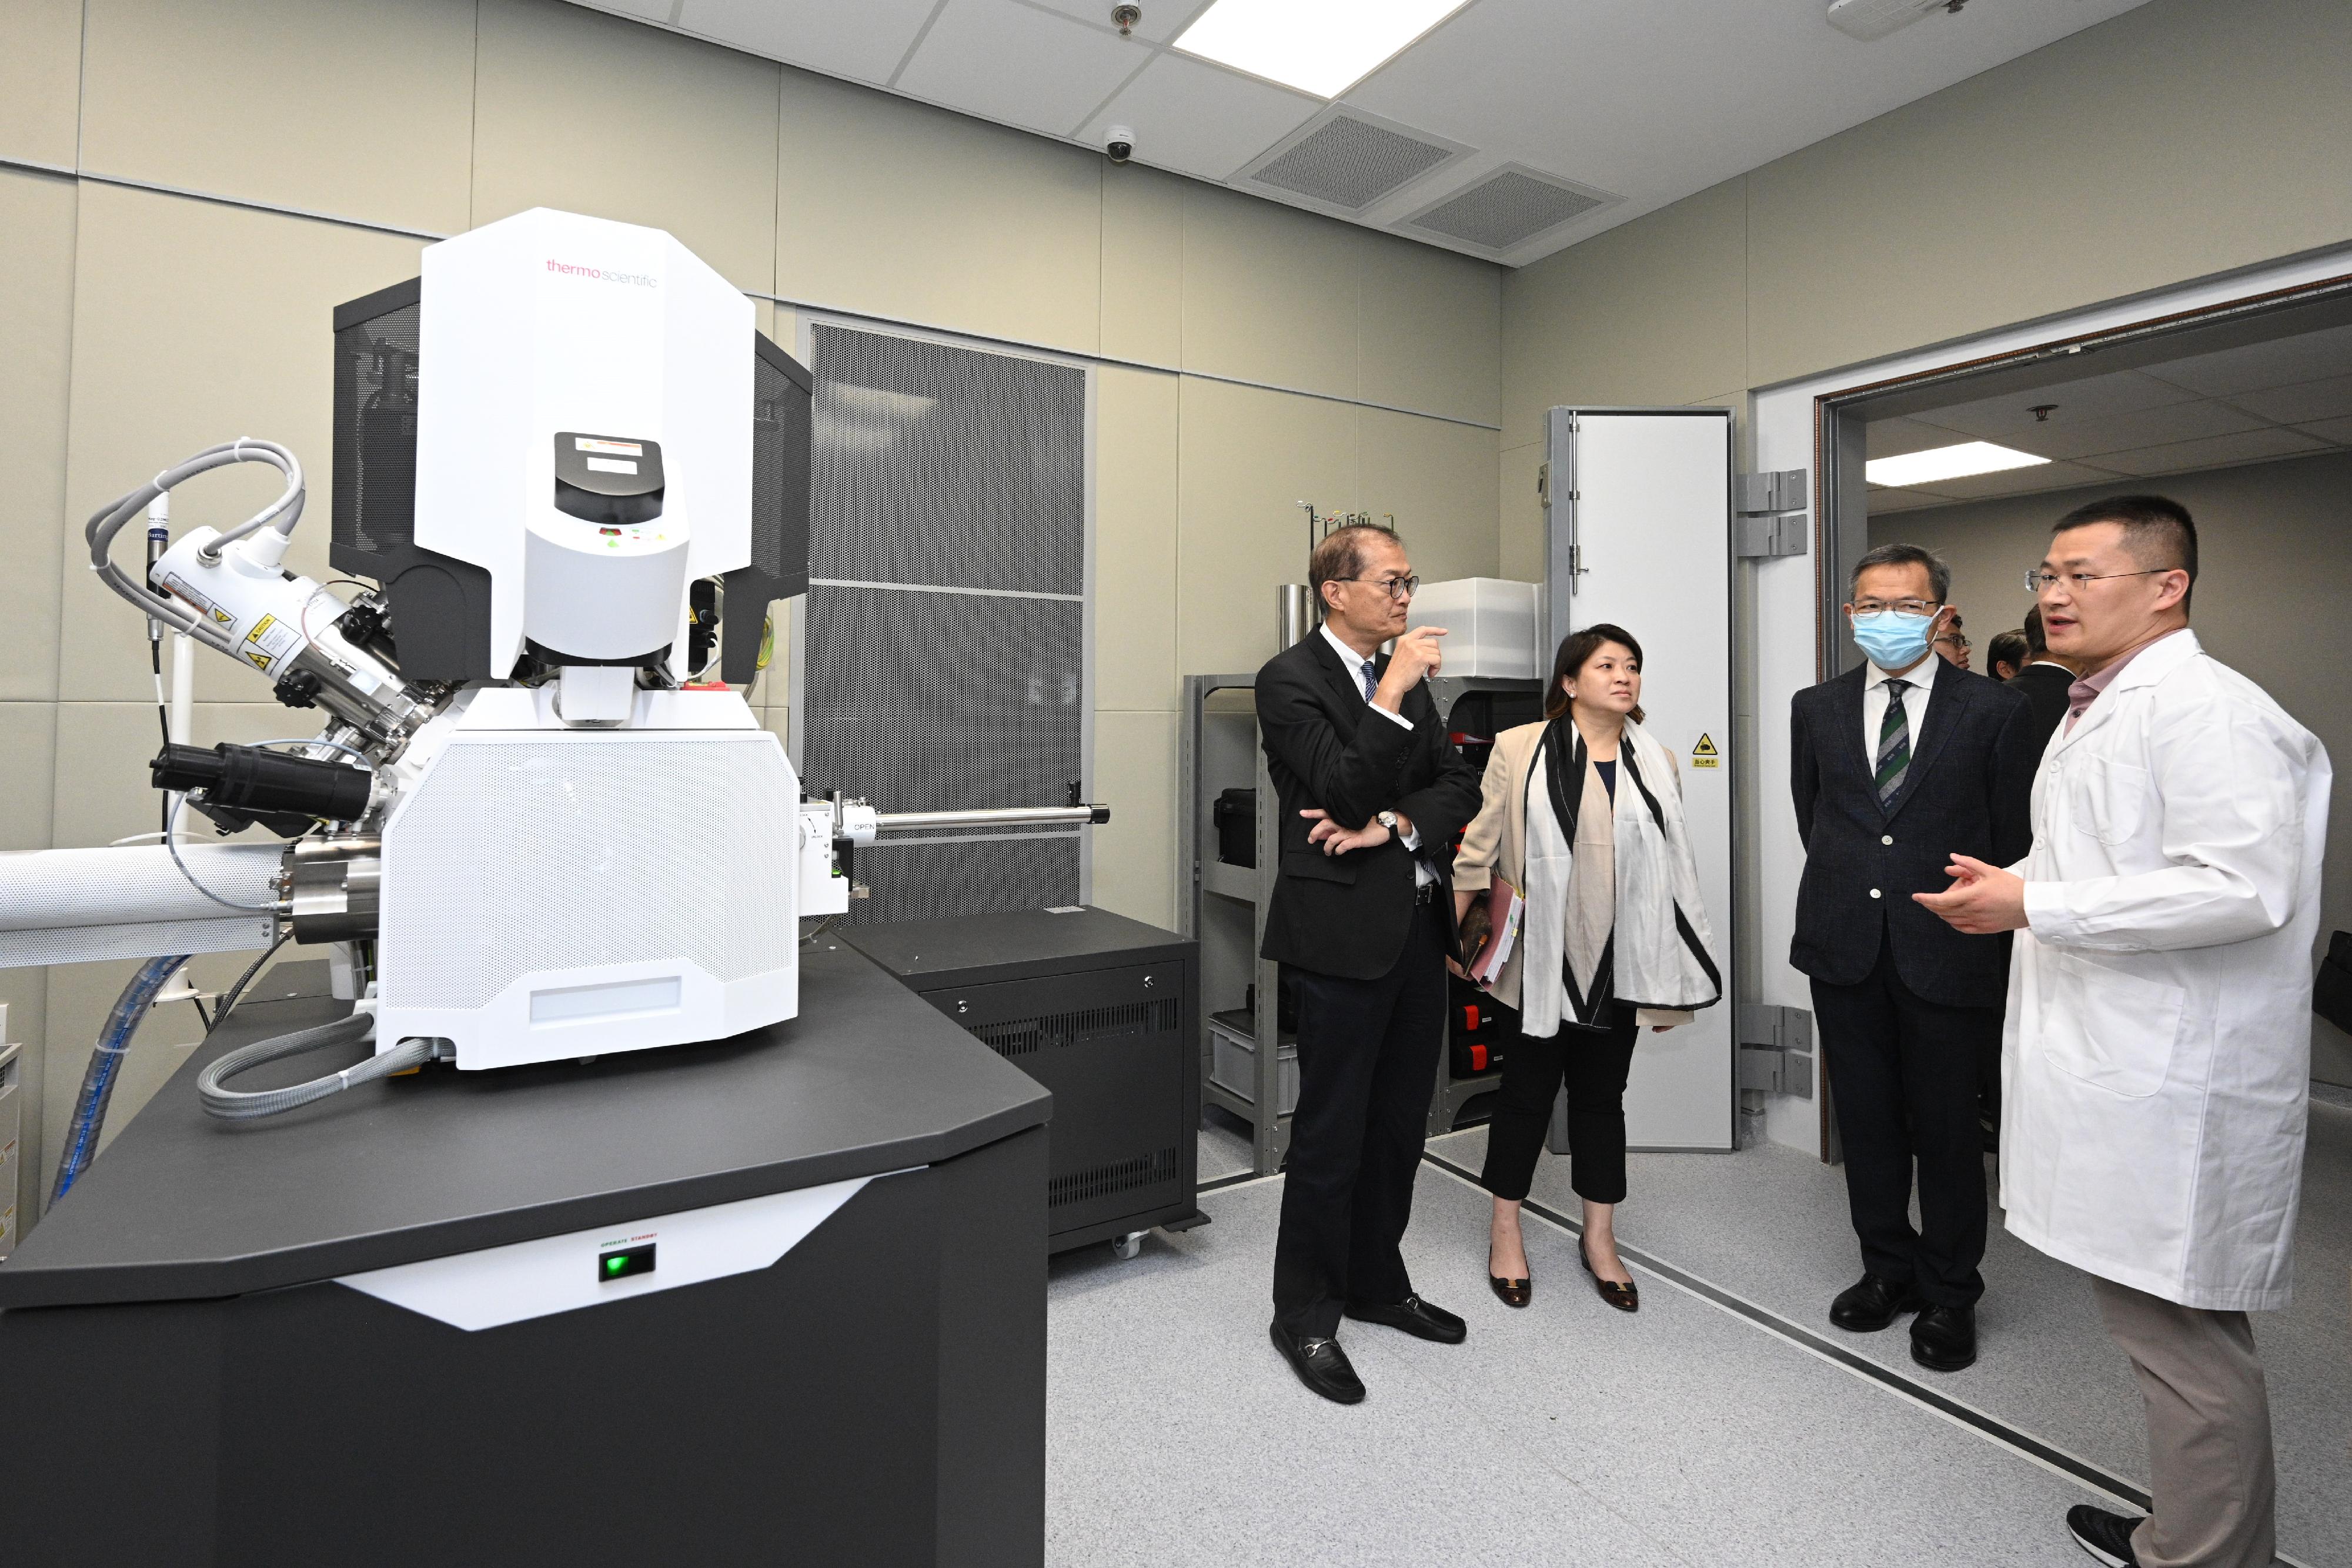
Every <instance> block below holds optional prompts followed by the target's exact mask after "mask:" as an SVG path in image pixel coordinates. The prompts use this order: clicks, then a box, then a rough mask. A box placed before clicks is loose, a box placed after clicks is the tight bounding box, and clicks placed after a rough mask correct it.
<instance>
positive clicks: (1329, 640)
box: [1257, 526, 1478, 1405]
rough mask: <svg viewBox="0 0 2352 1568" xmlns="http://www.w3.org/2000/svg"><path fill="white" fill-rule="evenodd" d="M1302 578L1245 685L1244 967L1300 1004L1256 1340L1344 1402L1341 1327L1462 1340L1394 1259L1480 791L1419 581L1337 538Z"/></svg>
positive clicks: (1439, 1031) (1392, 560)
mask: <svg viewBox="0 0 2352 1568" xmlns="http://www.w3.org/2000/svg"><path fill="white" fill-rule="evenodd" d="M1307 580H1308V581H1309V583H1310V584H1311V585H1312V587H1313V589H1314V591H1315V594H1316V596H1317V597H1318V599H1319V600H1320V601H1321V602H1322V606H1323V614H1324V622H1323V626H1322V629H1321V630H1320V631H1318V632H1315V633H1313V634H1312V635H1310V636H1308V637H1307V638H1305V639H1304V640H1302V641H1301V642H1300V643H1298V644H1297V646H1296V647H1292V648H1288V649H1286V650H1285V651H1284V652H1282V653H1276V655H1275V656H1274V657H1273V658H1272V659H1270V660H1268V661H1267V662H1266V664H1265V668H1264V669H1262V670H1260V671H1259V672H1258V674H1257V716H1258V727H1259V730H1260V733H1261V735H1262V736H1263V737H1264V741H1265V758H1266V770H1267V773H1268V775H1269V777H1270V778H1271V779H1272V780H1273V783H1274V787H1275V789H1276V793H1277V794H1278V796H1279V798H1280V800H1281V811H1280V818H1279V820H1280V823H1281V828H1280V834H1279V839H1280V842H1279V852H1280V853H1279V859H1278V861H1277V875H1276V879H1275V886H1274V899H1273V903H1272V904H1271V906H1270V907H1269V909H1268V910H1267V914H1266V925H1265V944H1264V946H1263V947H1262V949H1261V952H1262V954H1263V956H1265V957H1267V958H1269V959H1272V960H1273V961H1275V962H1276V963H1277V964H1280V965H1282V966H1284V975H1285V978H1286V981H1287V982H1288V983H1289V984H1290V985H1291V987H1292V989H1293V993H1294V995H1295V996H1296V997H1297V1004H1298V1100H1297V1109H1296V1110H1295V1111H1294V1113H1292V1116H1291V1120H1290V1157H1289V1163H1288V1166H1287V1171H1288V1174H1287V1176H1286V1177H1285V1179H1284V1185H1283V1193H1282V1220H1281V1228H1280V1231H1279V1233H1278V1235H1277V1237H1276V1241H1275V1250H1274V1309H1275V1316H1274V1322H1273V1324H1272V1327H1271V1333H1272V1335H1273V1339H1274V1343H1275V1345H1276V1348H1277V1349H1279V1350H1280V1351H1281V1352H1282V1354H1283V1356H1284V1357H1285V1358H1286V1360H1287V1361H1288V1362H1289V1363H1290V1365H1291V1369H1292V1370H1293V1371H1294V1372H1296V1373H1297V1375H1298V1379H1299V1381H1300V1382H1302V1383H1304V1384H1306V1385H1307V1387H1308V1388H1310V1389H1312V1390H1314V1391H1315V1392H1316V1393H1318V1394H1319V1395H1321V1396H1324V1397H1325V1398H1327V1399H1332V1400H1336V1401H1339V1403H1341V1404H1349V1405H1352V1404H1354V1403H1356V1402H1357V1401H1359V1400H1360V1399H1362V1398H1363V1397H1364V1385H1363V1382H1362V1380H1361V1379H1360V1377H1358V1376H1357V1375H1356V1371H1355V1368H1354V1366H1353V1365H1352V1364H1350V1363H1349V1360H1348V1355H1347V1353H1346V1352H1345V1351H1343V1350H1341V1349H1340V1348H1339V1338H1338V1335H1339V1320H1340V1318H1341V1317H1342V1316H1343V1315H1344V1316H1347V1317H1350V1318H1354V1319H1357V1320H1359V1321H1360V1322H1374V1323H1384V1324H1387V1325H1389V1326H1390V1327H1392V1328H1397V1329H1402V1330H1403V1331H1404V1332H1405V1333H1410V1334H1414V1335H1417V1336H1419V1337H1420V1338H1423V1339H1428V1340H1435V1341H1438V1342H1440V1343H1446V1344H1458V1343H1461V1342H1462V1340H1463V1339H1464V1337H1465V1334H1466V1333H1467V1330H1466V1329H1465V1325H1464V1324H1463V1322H1462V1320H1461V1319H1460V1318H1459V1317H1457V1316H1455V1315H1454V1313H1452V1312H1446V1311H1445V1310H1444V1309H1443V1308H1441V1307H1436V1306H1433V1305H1431V1304H1430V1303H1429V1302H1427V1301H1423V1300H1422V1299H1421V1297H1419V1296H1418V1295H1416V1294H1414V1293H1413V1289H1412V1281H1411V1280H1410V1279H1409V1278H1408V1277H1407V1275H1406V1272H1405V1266H1404V1257H1403V1254H1402V1251H1401V1250H1400V1245H1399V1244H1400V1243H1401V1242H1402V1239H1403V1238H1404V1231H1405V1224H1406V1221H1407V1220H1408V1218H1410V1217H1411V1215H1412V1184H1413V1176H1414V1174H1415V1173H1416V1172H1417V1171H1418V1170H1419V1169H1420V1166H1421V1151H1422V1143H1423V1135H1424V1132H1425V1128H1426V1124H1427V1120H1428V1115H1429V1096H1430V1092H1431V1091H1432V1089H1433V1086H1434V1085H1435V1083H1436V1082H1437V1064H1438V1057H1439V1054H1440V1053H1441V1051H1443V1049H1444V1039H1445V998H1446V987H1445V964H1446V960H1447V958H1448V957H1449V956H1452V955H1453V952H1454V920H1453V914H1454V911H1453V901H1452V898H1451V896H1450V894H1449V893H1448V891H1447V886H1446V878H1447V874H1448V873H1447V863H1446V855H1445V852H1446V851H1447V849H1448V848H1449V847H1450V846H1451V845H1452V844H1453V842H1454V835H1455V834H1457V833H1459V832H1460V831H1462V828H1463V826H1464V824H1465V823H1467V822H1468V821H1469V820H1470V818H1471V815H1472V814H1473V813H1474V812H1475V811H1476V810H1477V808H1478V776H1477V774H1476V773H1475V771H1474V770H1473V769H1472V768H1471V767H1470V765H1469V764H1468V763H1467V762H1465V761H1464V760H1463V758H1462V754H1461V753H1460V752H1458V751H1456V750H1454V747H1453V745H1452V743H1451V742H1450V741H1449V740H1448V739H1447V737H1446V733H1445V727H1444V724H1443V723H1442V722H1440V720H1439V718H1438V716H1437V707H1436V704H1435V703H1434V702H1433V700H1432V698H1431V696H1430V695H1429V691H1428V688H1427V687H1426V686H1425V685H1423V677H1424V676H1426V675H1430V674H1435V673H1436V672H1437V670H1438V668H1439V665H1440V663H1441V655H1440V653H1439V643H1438V640H1439V639H1440V638H1442V637H1444V635H1445V633H1444V632H1443V631H1442V630H1439V629H1437V628H1434V627H1419V628H1416V629H1414V630H1412V631H1407V630H1406V629H1405V607H1406V605H1407V604H1408V603H1410V602H1411V601H1412V591H1413V589H1414V587H1415V586H1416V585H1417V583H1418V582H1419V579H1417V578H1415V577H1414V576H1413V573H1412V563H1411V562H1409V561H1408V560H1407V559H1405V553H1404V547H1403V545H1402V543H1401V542H1400V541H1399V540H1398V538H1397V537H1396V536H1395V535H1394V534H1392V533H1391V532H1390V531H1389V530H1388V529H1386V528H1371V527H1364V526H1357V527H1351V528H1340V529H1339V530H1337V531H1335V532H1334V533H1332V534H1331V535H1329V536H1328V538H1324V539H1323V540H1322V541H1321V542H1320V543H1318V545H1317V546H1316V547H1315V552H1314V555H1313V556H1312V558H1311V559H1310V560H1309V562H1308V567H1307ZM1391 639H1394V641H1395V646H1396V652H1395V653H1394V654H1393V655H1392V656H1390V657H1382V656H1381V652H1380V649H1381V643H1385V642H1388V641H1390V640H1391Z"/></svg>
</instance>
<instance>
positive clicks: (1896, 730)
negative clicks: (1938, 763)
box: [1873, 681, 1911, 806]
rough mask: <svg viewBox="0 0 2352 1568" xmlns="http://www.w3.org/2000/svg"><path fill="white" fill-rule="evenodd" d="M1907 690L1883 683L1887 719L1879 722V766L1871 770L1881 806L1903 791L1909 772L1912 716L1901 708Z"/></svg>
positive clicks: (1905, 683)
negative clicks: (1905, 776) (1905, 775)
mask: <svg viewBox="0 0 2352 1568" xmlns="http://www.w3.org/2000/svg"><path fill="white" fill-rule="evenodd" d="M1910 689H1911V683H1910V682H1908V681H1889V682H1887V683H1886V716H1885V718H1884V719H1882V720H1880V721H1879V726H1878V763H1877V767H1876V768H1874V769H1873V771H1874V774H1875V776H1876V778H1877V779H1878V803H1879V804H1880V805H1882V806H1884V805H1886V804H1888V803H1889V802H1891V801H1892V800H1894V799H1895V795H1896V793H1897V792H1898V791H1900V790H1901V789H1902V788H1903V775H1904V774H1906V773H1907V772H1909V771H1910V770H1911V716H1910V715H1909V714H1908V713H1906V712H1905V711H1904V707H1903V694H1904V693H1905V692H1906V691H1909V690H1910Z"/></svg>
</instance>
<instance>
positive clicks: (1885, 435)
mask: <svg viewBox="0 0 2352 1568" xmlns="http://www.w3.org/2000/svg"><path fill="white" fill-rule="evenodd" d="M1866 434H1867V435H1868V437H1869V442H1870V445H1869V455H1870V456H1873V457H1902V456H1906V455H1908V454H1910V453H1914V452H1927V451H1931V450H1933V449H1934V448H1936V447H1938V446H1951V445H1955V444H1958V440H1959V437H1958V434H1957V433H1955V432H1953V431H1949V430H1944V429H1941V428H1939V427H1937V426H1936V425H1932V424H1921V423H1916V421H1913V420H1908V419H1878V420H1873V421H1872V422H1871V423H1870V427H1869V429H1868V431H1867V432H1866ZM1876 494H1877V492H1875V491H1874V492H1873V495H1874V496H1875V495H1876Z"/></svg>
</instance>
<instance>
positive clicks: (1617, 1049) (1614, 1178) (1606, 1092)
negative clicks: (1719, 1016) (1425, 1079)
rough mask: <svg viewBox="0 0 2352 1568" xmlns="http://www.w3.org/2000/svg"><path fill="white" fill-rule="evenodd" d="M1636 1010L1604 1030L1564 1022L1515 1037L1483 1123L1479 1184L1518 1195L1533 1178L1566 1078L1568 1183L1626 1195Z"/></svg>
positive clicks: (1586, 1193)
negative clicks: (1547, 1031)
mask: <svg viewBox="0 0 2352 1568" xmlns="http://www.w3.org/2000/svg"><path fill="white" fill-rule="evenodd" d="M1633 1017H1634V1015H1633V1012H1632V1010H1631V1009H1623V1008H1620V1009H1617V1012H1616V1017H1615V1019H1614V1020H1613V1021H1612V1023H1611V1025H1610V1027H1609V1028H1608V1029H1607V1030H1586V1029H1576V1028H1573V1027H1570V1026H1568V1025H1563V1026H1561V1029H1560V1031H1559V1033H1558V1034H1555V1035H1552V1036H1551V1037H1549V1039H1544V1038H1539V1037H1537V1036H1534V1035H1528V1036H1525V1037H1523V1038H1521V1039H1519V1040H1513V1041H1512V1042H1511V1048H1510V1050H1509V1051H1508V1052H1507V1054H1506V1055H1505V1056H1504V1058H1503V1083H1502V1087H1501V1089H1500V1090H1499V1091H1497V1092H1496V1096H1495V1116H1494V1120H1493V1121H1491V1122H1489V1123H1488V1124H1487V1125H1486V1169H1485V1170H1484V1171H1482V1172H1481V1173H1480V1174H1479V1176H1478V1180H1479V1183H1480V1185H1481V1186H1485V1187H1486V1190H1487V1191H1488V1192H1491V1193H1493V1194H1494V1195H1495V1196H1496V1197H1506V1198H1509V1199H1510V1200H1512V1201H1513V1202H1515V1203H1516V1202H1517V1201H1518V1200H1520V1199H1521V1198H1524V1197H1527V1196H1528V1184H1529V1183H1530V1182H1532V1181H1534V1180H1535V1174H1536V1155H1538V1154H1540V1153H1541V1152H1542V1150H1543V1144H1544V1134H1545V1133H1546V1132H1547V1131H1548V1130H1549V1128H1550V1126H1551V1107H1552V1102H1553V1101H1555V1100H1557V1099H1558V1098H1559V1090H1560V1085H1561V1083H1562V1082H1566V1084H1567V1085H1568V1185H1569V1186H1572V1187H1574V1188H1575V1189H1576V1196H1577V1197H1583V1198H1590V1199H1591V1201H1593V1202H1594V1203H1622V1202H1624V1201H1625V1077H1626V1074H1627V1073H1629V1072H1631V1071H1633V1042H1634V1041H1635V1040H1638V1039H1640V1038H1641V1032H1642V1031H1641V1030H1639V1029H1637V1028H1636V1027H1634V1023H1633Z"/></svg>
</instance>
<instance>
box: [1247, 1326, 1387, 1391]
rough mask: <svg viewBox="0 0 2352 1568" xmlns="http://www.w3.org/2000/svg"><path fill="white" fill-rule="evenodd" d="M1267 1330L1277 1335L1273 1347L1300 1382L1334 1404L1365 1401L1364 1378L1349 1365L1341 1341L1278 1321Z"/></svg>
mask: <svg viewBox="0 0 2352 1568" xmlns="http://www.w3.org/2000/svg"><path fill="white" fill-rule="evenodd" d="M1267 1332H1268V1333H1271V1334H1272V1335H1273V1336H1274V1348H1275V1349H1276V1350H1278V1351H1280V1352H1282V1358H1283V1359H1284V1360H1285V1361H1287V1362H1288V1363H1290V1370H1291V1371H1293V1372H1295V1373H1297V1374H1298V1381H1299V1382H1301V1383H1304V1384H1305V1385H1307V1387H1309V1388H1311V1389H1313V1390H1314V1391H1315V1392H1316V1393H1318V1394H1320V1395H1321V1396H1323V1397H1324V1398H1326V1399H1328V1400H1330V1401H1331V1402H1332V1403H1333V1404H1335V1405H1360V1404H1362V1403H1363V1400H1364V1380H1363V1379H1362V1378H1360V1377H1358V1376H1357V1375H1356V1369H1355V1368H1354V1367H1353V1366H1352V1365H1350V1364H1349V1362H1348V1353H1347V1352H1346V1351H1344V1350H1341V1349H1340V1348H1339V1341H1338V1340H1336V1339H1324V1338H1321V1337H1319V1336H1317V1335H1312V1334H1308V1335H1298V1334H1294V1333H1290V1332H1289V1331H1288V1330H1287V1329H1285V1328H1284V1327H1283V1326H1282V1324H1281V1323H1280V1322H1275V1323H1272V1324H1269V1325H1268V1327H1267Z"/></svg>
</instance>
